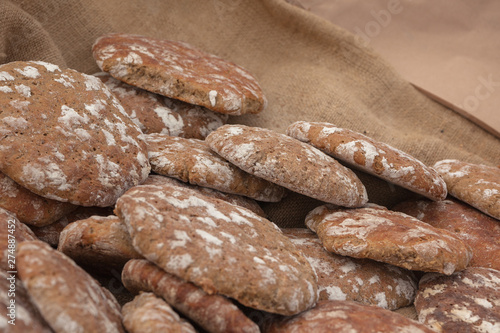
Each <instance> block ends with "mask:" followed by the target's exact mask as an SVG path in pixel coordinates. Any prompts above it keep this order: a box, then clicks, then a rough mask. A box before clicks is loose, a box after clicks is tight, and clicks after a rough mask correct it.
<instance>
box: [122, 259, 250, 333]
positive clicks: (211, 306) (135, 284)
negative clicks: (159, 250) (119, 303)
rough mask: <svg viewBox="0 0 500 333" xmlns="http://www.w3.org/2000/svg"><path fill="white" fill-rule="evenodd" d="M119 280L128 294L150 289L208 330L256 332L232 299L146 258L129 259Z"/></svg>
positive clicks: (242, 332)
mask: <svg viewBox="0 0 500 333" xmlns="http://www.w3.org/2000/svg"><path fill="white" fill-rule="evenodd" d="M122 281H123V284H124V285H125V287H126V288H127V289H128V290H129V291H130V292H132V293H134V294H137V293H139V292H141V291H151V292H153V293H154V294H155V295H158V296H161V297H162V298H163V299H164V300H165V301H166V302H167V303H168V304H170V305H171V306H172V307H173V308H174V309H176V310H177V311H178V312H180V313H182V314H183V315H184V316H185V317H187V318H189V319H190V320H192V321H193V322H195V323H197V324H198V325H199V326H200V327H202V328H203V329H205V330H206V331H208V332H234V333H237V332H241V333H258V332H259V328H258V327H257V325H256V324H255V323H254V322H252V321H251V320H250V319H248V318H247V317H246V316H245V315H244V314H243V312H242V311H241V310H240V309H239V308H238V307H237V306H236V305H234V304H233V302H232V301H231V300H230V299H228V298H226V297H224V296H222V295H218V294H212V295H209V294H207V293H206V292H204V291H203V290H202V289H201V288H200V287H197V286H196V285H194V284H192V283H190V282H187V281H184V280H183V279H181V278H178V277H177V276H175V275H172V274H170V273H167V272H165V271H164V270H162V269H161V268H159V267H158V266H156V265H154V264H153V263H151V262H149V261H147V260H138V259H134V260H130V261H129V262H128V263H127V264H126V265H125V267H124V268H123V271H122Z"/></svg>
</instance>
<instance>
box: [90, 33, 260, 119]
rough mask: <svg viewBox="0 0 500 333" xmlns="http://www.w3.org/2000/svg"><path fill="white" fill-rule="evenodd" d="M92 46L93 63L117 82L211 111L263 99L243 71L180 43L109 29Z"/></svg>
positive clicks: (254, 107)
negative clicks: (109, 31)
mask: <svg viewBox="0 0 500 333" xmlns="http://www.w3.org/2000/svg"><path fill="white" fill-rule="evenodd" d="M92 51H93V55H94V59H95V60H96V62H97V65H98V66H99V68H100V69H101V70H103V71H105V72H109V73H110V74H111V75H112V76H113V77H115V78H117V79H119V80H121V81H124V82H126V83H128V84H131V85H133V86H136V87H139V88H142V89H145V90H148V91H151V92H155V93H157V94H161V95H164V96H167V97H171V98H175V99H179V100H182V101H184V102H188V103H191V104H196V105H201V106H204V107H206V108H207V109H210V110H213V111H217V112H220V113H225V114H231V115H242V114H245V113H259V112H261V111H262V110H264V108H265V107H266V104H267V100H266V98H265V97H264V94H263V92H262V90H261V88H260V86H259V85H258V83H257V81H256V80H255V78H254V77H253V76H252V75H251V74H250V73H248V72H247V71H246V70H244V69H243V68H241V67H240V66H238V65H236V64H233V63H231V62H229V61H225V60H223V59H221V58H219V57H216V56H214V55H211V54H208V53H205V52H203V51H201V50H198V49H196V48H194V47H193V46H191V45H189V44H187V43H184V42H179V41H169V40H162V39H155V38H150V37H146V36H139V35H131V34H123V33H121V34H119V33H112V34H108V35H104V36H101V37H100V38H98V39H97V40H96V42H95V44H94V46H93V48H92Z"/></svg>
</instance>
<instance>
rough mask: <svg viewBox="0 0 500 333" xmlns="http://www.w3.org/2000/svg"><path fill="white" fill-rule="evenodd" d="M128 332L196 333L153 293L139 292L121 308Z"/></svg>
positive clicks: (191, 326)
mask: <svg viewBox="0 0 500 333" xmlns="http://www.w3.org/2000/svg"><path fill="white" fill-rule="evenodd" d="M122 314H123V325H124V326H125V328H126V329H127V332H128V333H159V332H162V333H196V330H195V329H194V327H193V325H191V324H190V323H189V322H187V321H186V320H184V319H182V318H180V317H179V315H178V314H177V313H176V312H175V311H174V310H173V309H172V308H171V307H170V305H168V303H166V302H165V301H164V300H162V299H161V298H159V297H157V296H155V295H154V294H153V293H141V294H139V295H137V296H136V297H135V298H134V299H133V300H132V301H130V302H128V303H127V304H125V305H124V306H123V308H122Z"/></svg>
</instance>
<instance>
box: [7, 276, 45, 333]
mask: <svg viewBox="0 0 500 333" xmlns="http://www.w3.org/2000/svg"><path fill="white" fill-rule="evenodd" d="M0 306H2V311H1V312H0V331H1V332H8V333H26V332H35V333H51V332H53V331H52V330H51V329H50V326H49V325H48V324H47V322H46V321H45V319H43V317H42V315H41V314H40V312H39V311H38V309H37V308H36V307H35V306H34V305H33V303H32V302H31V300H30V296H29V294H28V292H27V291H26V288H24V286H23V284H22V283H21V281H20V280H19V279H18V278H17V277H16V274H15V273H7V272H6V271H4V270H3V269H0Z"/></svg>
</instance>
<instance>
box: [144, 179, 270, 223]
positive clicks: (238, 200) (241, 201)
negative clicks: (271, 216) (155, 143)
mask: <svg viewBox="0 0 500 333" xmlns="http://www.w3.org/2000/svg"><path fill="white" fill-rule="evenodd" d="M162 184H167V185H172V186H181V187H187V188H190V189H192V190H195V191H197V192H199V193H200V194H202V195H206V196H208V197H212V198H215V199H220V200H224V201H227V202H229V203H231V204H233V205H236V206H241V207H243V208H246V209H248V210H251V211H252V212H254V213H255V214H257V215H260V216H262V217H266V213H265V212H264V210H262V208H261V207H260V205H259V204H258V203H257V202H256V201H255V200H253V199H251V198H248V197H243V196H241V195H237V194H230V193H224V192H221V191H217V190H214V189H211V188H208V187H203V186H196V185H190V184H187V183H184V182H181V181H178V180H177V179H174V178H170V177H165V176H161V175H155V174H151V175H149V177H148V178H147V179H146V181H145V182H144V183H143V184H142V185H162Z"/></svg>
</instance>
